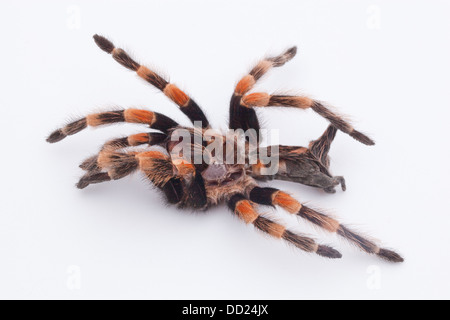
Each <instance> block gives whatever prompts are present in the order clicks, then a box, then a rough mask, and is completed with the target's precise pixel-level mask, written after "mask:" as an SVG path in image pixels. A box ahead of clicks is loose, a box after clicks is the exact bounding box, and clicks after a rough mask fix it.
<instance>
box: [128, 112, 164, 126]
mask: <svg viewBox="0 0 450 320" xmlns="http://www.w3.org/2000/svg"><path fill="white" fill-rule="evenodd" d="M124 116H125V121H126V122H131V123H146V124H149V125H152V124H153V122H154V121H155V119H156V118H155V114H154V113H153V112H151V111H147V110H139V109H127V110H125V112H124Z"/></svg>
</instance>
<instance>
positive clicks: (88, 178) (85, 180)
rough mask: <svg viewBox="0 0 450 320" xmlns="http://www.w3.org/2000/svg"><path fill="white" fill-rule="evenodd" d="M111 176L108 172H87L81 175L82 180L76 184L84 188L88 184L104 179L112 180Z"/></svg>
mask: <svg viewBox="0 0 450 320" xmlns="http://www.w3.org/2000/svg"><path fill="white" fill-rule="evenodd" d="M110 180H111V177H110V176H109V174H108V172H94V173H91V172H89V173H86V174H85V175H84V176H83V177H81V179H80V181H78V183H77V184H76V186H77V188H78V189H84V188H86V187H87V186H88V185H90V184H92V183H100V182H104V181H110Z"/></svg>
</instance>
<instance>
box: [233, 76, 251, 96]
mask: <svg viewBox="0 0 450 320" xmlns="http://www.w3.org/2000/svg"><path fill="white" fill-rule="evenodd" d="M255 82H256V81H255V78H254V77H253V76H252V75H250V74H248V75H246V76H245V77H243V78H242V79H241V81H239V82H238V84H237V85H236V89H235V90H234V93H236V94H237V95H241V96H242V95H244V94H246V93H247V92H248V91H249V90H251V89H252V88H253V86H254V85H255Z"/></svg>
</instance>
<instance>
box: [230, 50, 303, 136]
mask: <svg viewBox="0 0 450 320" xmlns="http://www.w3.org/2000/svg"><path fill="white" fill-rule="evenodd" d="M296 53H297V47H292V48H290V49H289V50H287V51H286V52H284V53H283V54H281V55H279V56H276V57H270V58H265V59H263V60H261V61H259V62H258V63H257V64H256V66H254V67H253V69H251V70H250V72H249V73H248V74H247V75H245V76H244V77H243V78H242V79H241V80H240V81H239V82H238V83H237V85H236V87H235V90H234V93H233V96H232V97H231V101H230V116H229V127H230V129H243V130H244V131H246V130H248V129H254V130H256V131H257V133H258V131H259V129H260V126H259V121H258V118H257V115H256V112H255V110H253V109H251V108H247V107H245V106H243V105H242V104H241V98H242V96H244V95H245V94H246V93H247V92H248V91H250V90H251V89H252V88H253V87H254V85H255V84H256V82H257V81H258V80H259V79H260V78H261V77H262V76H263V75H264V74H266V73H267V72H268V71H269V70H270V69H272V68H274V67H281V66H282V65H284V64H285V63H286V62H288V61H289V60H291V59H292V58H293V57H294V56H295V55H296Z"/></svg>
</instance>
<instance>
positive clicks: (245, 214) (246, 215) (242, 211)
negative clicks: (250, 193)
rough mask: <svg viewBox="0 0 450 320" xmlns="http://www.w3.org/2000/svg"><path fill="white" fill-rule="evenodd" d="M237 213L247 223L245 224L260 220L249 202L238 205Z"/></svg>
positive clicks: (244, 201) (241, 202)
mask: <svg viewBox="0 0 450 320" xmlns="http://www.w3.org/2000/svg"><path fill="white" fill-rule="evenodd" d="M235 211H236V213H237V214H238V215H239V217H240V218H241V219H242V220H244V221H245V223H252V222H253V221H255V220H256V218H258V216H259V215H258V213H257V212H256V211H255V208H254V207H253V205H252V204H251V203H250V201H248V200H241V201H239V202H238V203H237V204H236V209H235Z"/></svg>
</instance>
